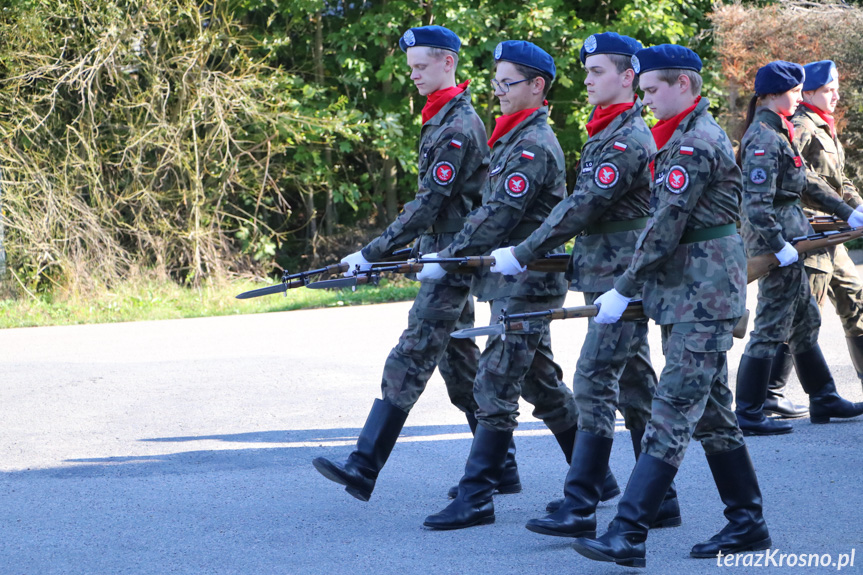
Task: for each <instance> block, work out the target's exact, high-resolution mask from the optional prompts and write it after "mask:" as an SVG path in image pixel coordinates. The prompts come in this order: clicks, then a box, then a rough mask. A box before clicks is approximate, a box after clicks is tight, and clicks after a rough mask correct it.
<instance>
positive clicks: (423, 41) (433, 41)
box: [399, 26, 461, 54]
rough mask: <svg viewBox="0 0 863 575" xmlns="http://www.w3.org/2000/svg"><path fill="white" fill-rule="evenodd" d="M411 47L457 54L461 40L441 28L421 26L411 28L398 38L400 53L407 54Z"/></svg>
mask: <svg viewBox="0 0 863 575" xmlns="http://www.w3.org/2000/svg"><path fill="white" fill-rule="evenodd" d="M413 46H430V47H432V48H443V49H444V50H451V51H453V52H455V53H456V54H458V50H459V48H461V40H460V39H459V37H458V36H456V35H455V33H454V32H451V31H450V30H447V29H446V28H444V27H443V26H422V27H420V28H411V29H409V30H408V31H407V32H405V33H404V35H402V37H401V38H399V47H400V48H401V49H402V52H407V51H408V48H412V47H413Z"/></svg>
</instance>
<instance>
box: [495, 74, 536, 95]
mask: <svg viewBox="0 0 863 575" xmlns="http://www.w3.org/2000/svg"><path fill="white" fill-rule="evenodd" d="M529 80H530V79H529V78H525V79H524V80H516V81H515V82H498V81H497V78H492V79H491V87H492V88H493V89H494V91H495V92H501V93H503V94H509V89H510V88H511V87H513V86H515V85H516V84H521V83H522V82H528V81H529Z"/></svg>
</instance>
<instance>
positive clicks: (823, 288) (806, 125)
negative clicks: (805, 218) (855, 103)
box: [792, 105, 863, 337]
mask: <svg viewBox="0 0 863 575" xmlns="http://www.w3.org/2000/svg"><path fill="white" fill-rule="evenodd" d="M792 122H793V124H794V144H795V145H796V146H797V149H798V150H800V154H801V156H802V157H803V160H804V161H805V162H806V166H807V168H808V169H807V172H806V177H807V181H808V183H809V186H807V190H808V189H809V188H810V187H811V188H813V189H815V190H823V189H824V188H825V185H826V186H827V187H829V189H830V192H832V193H833V194H834V195H836V197H837V198H838V197H839V196H840V194H841V197H842V199H843V200H844V201H845V203H847V204H848V205H849V206H850V207H852V208H856V207H857V206H859V205H861V204H863V198H861V197H860V194H859V193H858V192H857V188H856V187H854V184H853V183H852V182H851V180H849V179H848V178H846V177H845V150H844V149H843V148H842V144H841V143H840V142H839V139H838V138H834V137H833V135H832V134H831V132H830V126H829V125H828V124H827V122H826V121H825V120H824V119H823V118H821V117H820V116H819V115H818V114H817V113H815V112H814V111H813V110H811V109H809V108H807V107H806V106H803V105H801V106H800V107H799V108H797V112H796V113H795V114H794V117H793V118H792ZM803 205H804V207H806V208H810V209H814V210H816V211H818V206H817V205H816V204H815V202H813V201H812V200H811V198H810V195H809V193H808V191H807V193H804V194H803ZM818 213H823V212H820V211H818ZM827 254H828V257H826V258H825V257H817V256H816V257H814V258H813V257H808V258H806V262H805V265H806V269H807V272H809V287H810V290H811V291H812V295H813V296H814V297H815V301H816V302H817V303H818V306H819V307H821V306H822V305H823V303H824V298H825V296H829V297H830V301H832V302H833V305H834V307H835V308H836V313H837V314H838V315H839V319H840V320H841V321H842V327H843V328H844V330H845V335H846V336H847V337H857V336H861V335H863V282H861V281H860V277H859V276H858V275H857V268H856V267H855V266H854V262H852V261H851V258H849V257H848V250H847V249H846V248H845V246H844V245H842V244H840V245H838V246H831V247H830V248H828V250H827ZM813 272H815V273H813ZM818 272H820V273H818Z"/></svg>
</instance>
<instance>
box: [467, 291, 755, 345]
mask: <svg viewBox="0 0 863 575" xmlns="http://www.w3.org/2000/svg"><path fill="white" fill-rule="evenodd" d="M598 312H599V307H598V306H596V305H580V306H575V307H558V308H553V309H548V310H545V311H534V312H529V313H513V314H507V313H506V310H504V312H503V314H501V315H500V317H498V323H495V324H491V325H487V326H484V327H470V328H465V329H460V330H458V331H454V332H452V333H451V334H450V337H454V338H456V339H465V338H470V337H476V336H478V335H500V337H501V339H506V334H507V333H514V332H523V333H524V332H529V331H530V320H532V319H545V318H548V319H550V320H555V319H572V318H581V317H594V316H596V314H597V313H598ZM620 319H624V320H637V319H647V318H646V316H645V315H644V307H643V306H642V304H641V301H640V300H639V301H634V302H632V303H630V304H629V305H628V306H626V309H625V310H624V311H623V315H622V316H620ZM748 324H749V310H746V311H745V313H744V314H743V317H741V318H740V321H738V322H737V325H735V326H734V330H733V331H732V335H733V336H734V337H736V338H737V339H743V338H744V337H745V336H746V328H747V325H748Z"/></svg>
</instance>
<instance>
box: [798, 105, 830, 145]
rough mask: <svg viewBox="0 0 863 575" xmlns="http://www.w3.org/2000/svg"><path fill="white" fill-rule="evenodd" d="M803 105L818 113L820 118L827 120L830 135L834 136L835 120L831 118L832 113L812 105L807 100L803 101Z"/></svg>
mask: <svg viewBox="0 0 863 575" xmlns="http://www.w3.org/2000/svg"><path fill="white" fill-rule="evenodd" d="M803 105H804V106H806V107H807V108H809V109H810V110H812V111H813V112H815V113H816V114H818V115H819V116H820V117H821V119H822V120H824V121H825V122H827V125H828V126H830V135H831V136H833V137H834V138H835V137H836V121H835V120H834V119H833V115H832V114H828V113H827V112H825V111H824V110H822V109H821V108H816V107H815V106H813V105H812V104H809V103H808V102H803Z"/></svg>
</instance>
